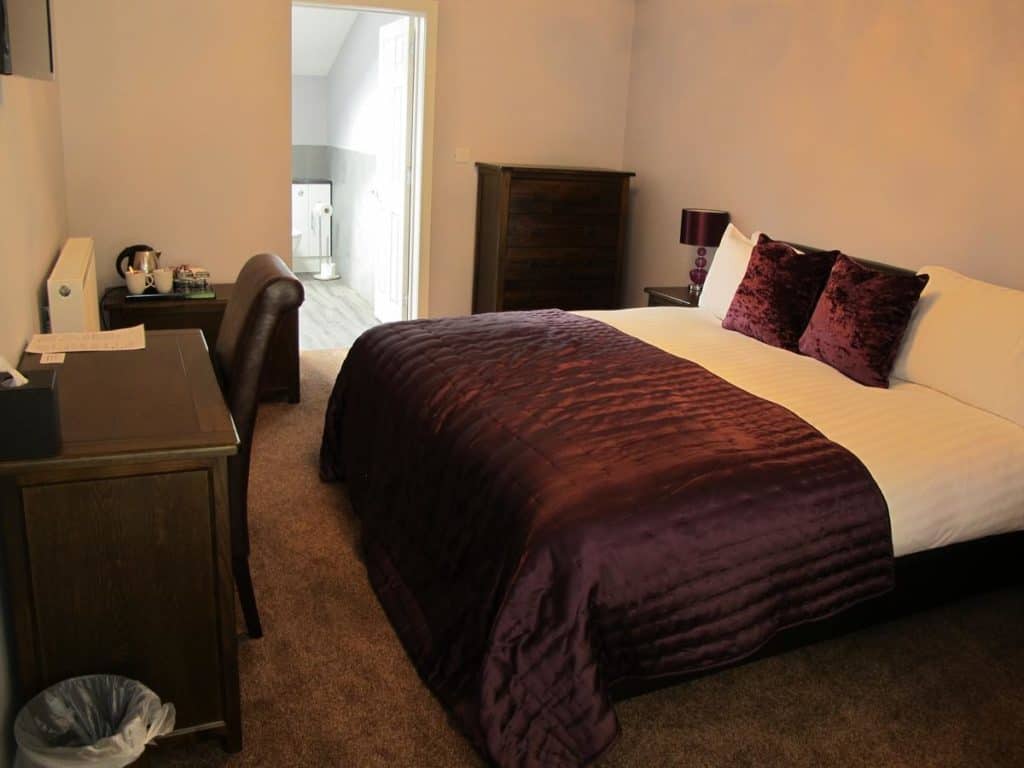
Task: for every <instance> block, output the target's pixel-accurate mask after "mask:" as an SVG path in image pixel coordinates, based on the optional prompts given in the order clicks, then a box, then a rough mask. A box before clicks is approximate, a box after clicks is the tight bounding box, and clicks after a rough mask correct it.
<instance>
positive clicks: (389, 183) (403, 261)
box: [373, 16, 414, 323]
mask: <svg viewBox="0 0 1024 768" xmlns="http://www.w3.org/2000/svg"><path fill="white" fill-rule="evenodd" d="M413 34H414V32H413V25H412V23H411V19H410V18H409V17H408V16H400V17H398V19H397V20H395V21H393V22H391V23H390V24H385V25H384V26H383V27H381V28H380V41H379V43H380V47H379V49H378V65H379V68H378V89H379V90H378V93H379V94H380V96H379V98H380V110H381V111H380V143H379V148H378V150H377V171H376V173H377V190H378V193H379V195H380V202H381V207H382V209H383V216H382V225H383V228H382V231H381V236H380V241H379V248H378V252H377V261H376V265H375V267H374V287H373V314H374V315H376V317H377V319H378V320H381V321H382V322H385V323H387V322H391V321H394V320H404V319H406V318H407V317H408V312H409V308H408V305H409V269H410V263H409V262H410V259H409V231H410V227H409V219H410V216H409V210H410V201H411V190H412V138H413V101H412V99H413V95H414V88H413V66H414V60H413V55H412V46H413Z"/></svg>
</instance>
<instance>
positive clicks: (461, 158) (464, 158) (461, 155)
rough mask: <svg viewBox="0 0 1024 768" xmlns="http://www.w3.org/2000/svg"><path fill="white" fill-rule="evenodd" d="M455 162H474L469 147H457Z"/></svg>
mask: <svg viewBox="0 0 1024 768" xmlns="http://www.w3.org/2000/svg"><path fill="white" fill-rule="evenodd" d="M455 162H456V163H471V162H473V155H472V153H471V152H470V151H469V147H456V148H455Z"/></svg>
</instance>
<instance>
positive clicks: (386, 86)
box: [291, 0, 436, 349]
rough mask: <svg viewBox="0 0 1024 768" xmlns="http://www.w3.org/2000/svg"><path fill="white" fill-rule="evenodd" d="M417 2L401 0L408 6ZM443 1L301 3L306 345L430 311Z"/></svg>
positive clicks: (297, 68)
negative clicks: (437, 55)
mask: <svg viewBox="0 0 1024 768" xmlns="http://www.w3.org/2000/svg"><path fill="white" fill-rule="evenodd" d="M403 5H404V6H407V7H401V6H403ZM434 34H436V3H434V2H432V0H390V1H389V2H387V3H386V5H385V4H384V3H383V2H382V3H381V4H379V5H378V4H377V3H376V2H373V0H370V2H364V3H363V4H361V5H359V6H352V5H346V4H342V3H340V2H330V3H324V2H320V3H311V2H295V3H293V5H292V147H291V153H292V267H293V270H294V271H295V272H296V274H297V275H298V276H299V278H300V279H301V280H302V281H303V283H304V284H305V286H306V293H307V298H306V303H305V304H304V305H303V308H302V310H301V312H300V346H301V347H302V348H303V349H323V348H339V347H347V346H350V345H351V343H352V342H353V341H354V340H355V338H356V337H358V335H359V334H361V333H362V332H363V331H364V330H365V329H366V328H368V327H370V326H372V325H374V324H376V323H378V322H392V321H397V320H407V319H412V318H415V317H422V316H425V315H426V312H427V307H426V304H427V294H426V290H425V289H426V282H427V281H426V280H425V278H424V276H425V275H426V266H427V260H428V249H429V239H428V238H429V232H427V231H426V230H427V222H429V202H430V198H429V192H430V185H429V179H430V170H431V169H430V160H431V157H430V155H431V153H430V152H429V151H424V148H425V147H427V148H429V147H430V140H431V133H432V112H433V110H432V102H433V75H432V70H433V50H434V48H433V35H434Z"/></svg>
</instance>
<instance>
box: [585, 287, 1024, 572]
mask: <svg viewBox="0 0 1024 768" xmlns="http://www.w3.org/2000/svg"><path fill="white" fill-rule="evenodd" d="M579 314H581V315H585V316H587V317H592V318H594V319H596V320H600V321H602V322H604V323H607V324H608V325H611V326H613V327H615V328H618V329H619V330H621V331H623V332H625V333H628V334H630V335H631V336H635V337H637V338H639V339H642V340H643V341H646V342H647V343H648V344H652V345H653V346H656V347H659V348H661V349H663V350H665V351H666V352H670V353H671V354H673V355H677V356H679V357H683V358H686V359H688V360H692V361H694V362H695V363H698V364H699V365H702V366H704V367H705V368H707V369H708V370H709V371H711V372H712V373H714V374H716V375H718V376H721V377H722V378H724V379H726V380H727V381H730V382H732V383H733V384H735V385H736V386H738V387H740V388H742V389H744V390H746V391H747V392H750V393H751V394H754V395H757V396H758V397H762V398H764V399H766V400H771V401H772V402H775V403H778V404H779V405H782V406H784V407H786V408H788V409H789V410H791V411H792V412H793V413H795V414H797V415H798V416H800V417H801V418H802V419H804V420H805V421H807V422H808V423H809V424H811V425H812V426H814V427H815V428H817V429H818V430H819V431H820V432H822V433H823V434H824V435H825V436H826V437H828V438H829V439H831V440H833V441H835V442H837V443H839V444H840V445H842V446H844V447H845V448H846V449H847V450H849V451H851V452H852V453H853V454H854V455H856V456H857V457H858V458H860V460H861V461H862V462H863V463H864V465H865V466H866V467H867V468H868V470H869V471H870V472H871V474H872V476H873V477H874V479H875V482H877V483H878V486H879V487H880V488H881V490H882V493H883V494H884V495H885V499H886V501H887V502H888V505H889V515H890V518H891V520H892V536H893V547H894V550H895V554H896V555H897V556H899V555H908V554H912V553H914V552H921V551H924V550H927V549H934V548H936V547H942V546H946V545H948V544H954V543H956V542H960V541H969V540H971V539H977V538H981V537H983V536H988V535H992V534H998V533H1007V532H1009V531H1016V530H1024V427H1020V426H1018V425H1017V424H1014V423H1013V422H1011V421H1009V420H1007V419H1003V418H1000V417H999V416H995V415H993V414H990V413H988V412H986V411H982V410H979V409H977V408H973V407H971V406H969V405H966V404H964V403H961V402H959V401H958V400H954V399H953V398H951V397H949V396H948V395H944V394H942V393H941V392H936V391H935V390H931V389H928V388H927V387H922V386H920V385H917V384H912V383H910V382H906V381H901V380H899V379H894V380H893V381H892V382H891V386H890V387H889V389H878V388H873V387H865V386H862V385H860V384H857V383H856V382H854V381H852V380H850V379H848V378H846V377H845V376H843V375H842V374H841V373H839V372H838V371H836V370H834V369H832V368H830V367H829V366H827V365H825V364H824V363H821V362H819V361H817V360H814V359H813V358H809V357H804V356H802V355H798V354H795V353H793V352H787V351H785V350H781V349H778V348H776V347H772V346H769V345H767V344H762V343H761V342H759V341H755V340H754V339H751V338H749V337H747V336H743V335H742V334H739V333H735V332H733V331H727V330H725V329H723V328H722V326H721V321H720V320H718V319H717V318H716V317H714V315H712V314H711V313H710V312H708V311H706V310H702V309H680V308H678V307H649V308H643V309H624V310H614V311H600V312H593V311H591V312H580V313H579ZM949 353H950V354H951V355H955V354H956V350H955V349H950V351H949ZM1022 384H1024V382H1022Z"/></svg>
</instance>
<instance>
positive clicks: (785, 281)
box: [722, 235, 839, 352]
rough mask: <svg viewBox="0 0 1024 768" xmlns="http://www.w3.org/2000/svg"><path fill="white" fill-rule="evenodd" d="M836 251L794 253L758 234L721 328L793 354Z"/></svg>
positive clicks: (792, 249)
mask: <svg viewBox="0 0 1024 768" xmlns="http://www.w3.org/2000/svg"><path fill="white" fill-rule="evenodd" d="M838 255H839V251H819V252H817V253H798V252H797V251H796V250H795V249H794V248H793V247H791V246H789V245H786V244H785V243H779V242H776V241H775V240H772V239H771V238H770V237H768V236H767V235H761V237H760V239H759V240H758V241H757V245H755V246H754V250H753V252H752V253H751V254H750V261H749V263H748V264H747V272H746V274H745V275H744V276H743V280H742V281H741V282H740V285H739V288H737V289H736V295H735V296H733V299H732V304H730V305H729V311H728V312H726V313H725V317H724V318H723V319H722V327H723V328H728V329H729V330H732V331H739V332H740V333H743V334H746V335H747V336H752V337H754V338H755V339H758V340H759V341H763V342H764V343H765V344H771V345H772V346H774V347H782V348H783V349H789V350H792V351H793V352H796V350H797V345H798V344H799V342H800V334H802V333H803V332H804V328H806V327H807V323H808V321H809V320H810V319H811V313H812V312H813V311H814V305H815V304H816V303H817V301H818V296H819V295H821V289H822V288H823V287H824V286H825V282H826V281H827V280H828V276H829V272H830V271H831V269H832V265H833V264H834V263H835V260H836V256H838Z"/></svg>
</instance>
